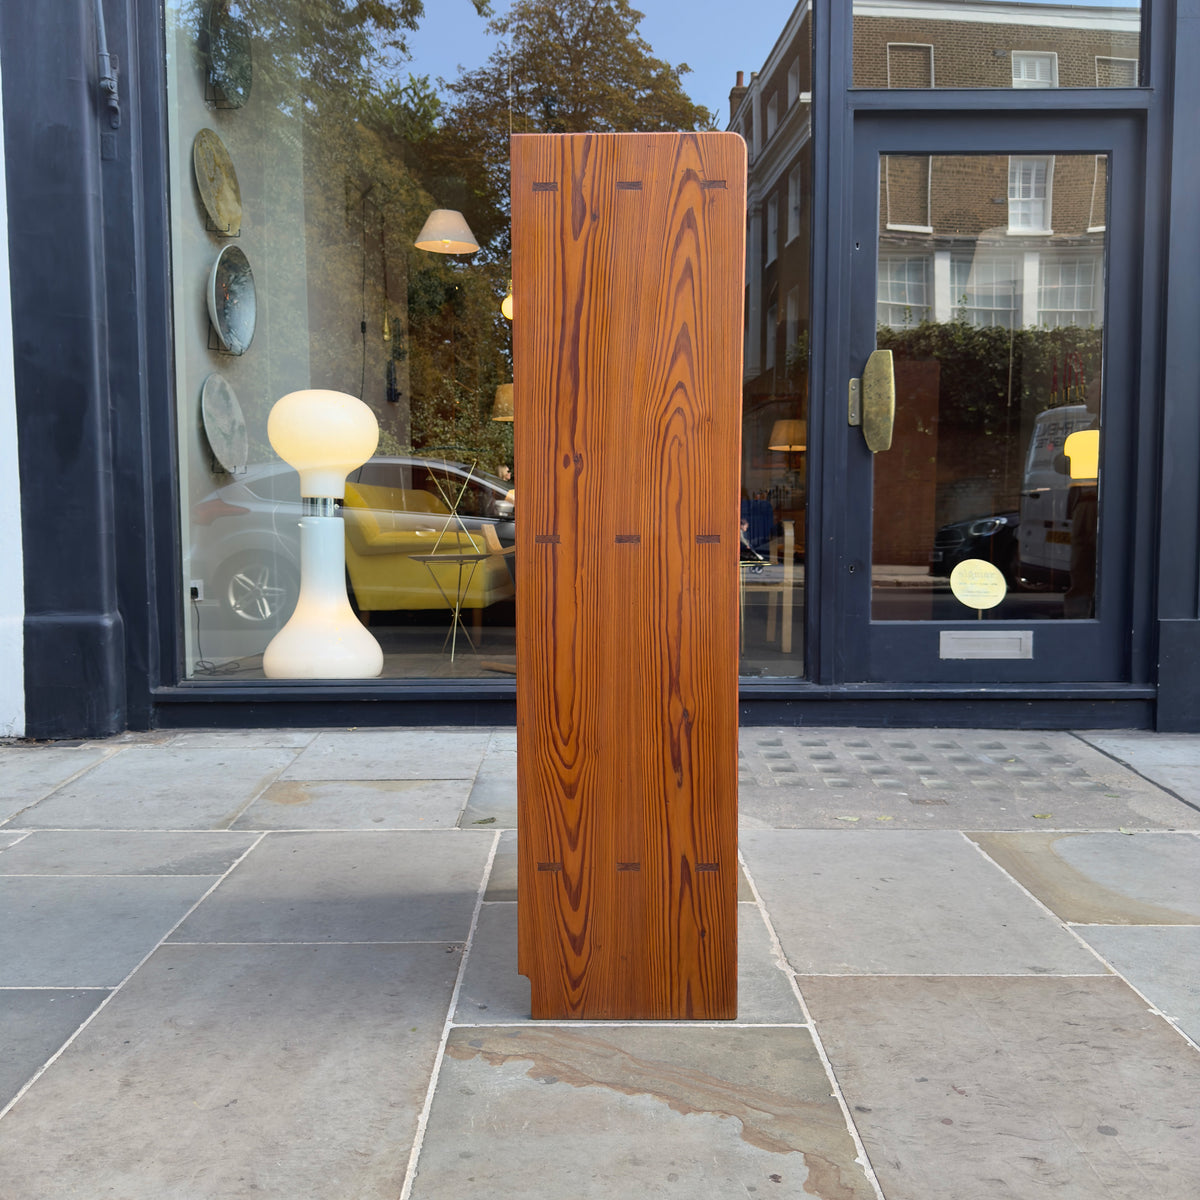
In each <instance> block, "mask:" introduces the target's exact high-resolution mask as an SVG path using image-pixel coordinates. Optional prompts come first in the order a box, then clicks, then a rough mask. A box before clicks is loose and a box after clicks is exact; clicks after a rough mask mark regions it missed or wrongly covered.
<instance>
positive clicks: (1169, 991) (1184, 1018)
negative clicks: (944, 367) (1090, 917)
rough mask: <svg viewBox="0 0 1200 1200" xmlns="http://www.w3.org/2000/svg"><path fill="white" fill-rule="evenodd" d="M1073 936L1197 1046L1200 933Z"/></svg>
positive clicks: (1088, 928) (1090, 928)
mask: <svg viewBox="0 0 1200 1200" xmlns="http://www.w3.org/2000/svg"><path fill="white" fill-rule="evenodd" d="M1075 932H1076V933H1078V934H1079V936H1080V937H1081V938H1083V939H1084V941H1086V942H1087V943H1088V945H1090V946H1094V947H1095V948H1096V950H1097V951H1098V952H1099V953H1100V954H1102V955H1103V956H1104V958H1105V960H1106V961H1107V962H1109V963H1111V964H1112V967H1113V969H1114V970H1115V971H1117V972H1119V973H1120V974H1121V975H1122V976H1123V977H1124V978H1125V979H1128V980H1129V982H1130V983H1131V984H1132V985H1133V986H1134V987H1135V988H1137V990H1138V991H1139V992H1141V993H1142V995H1143V996H1145V997H1146V999H1147V1000H1149V1001H1150V1003H1151V1004H1153V1005H1154V1006H1155V1007H1156V1008H1158V1009H1159V1010H1160V1011H1161V1012H1163V1013H1165V1014H1166V1015H1167V1016H1168V1017H1170V1018H1171V1020H1172V1021H1174V1023H1175V1024H1176V1025H1178V1026H1179V1028H1180V1029H1182V1030H1183V1032H1184V1033H1186V1034H1187V1035H1188V1037H1190V1038H1191V1039H1192V1041H1194V1042H1196V1043H1197V1044H1200V971H1198V970H1197V963H1200V928H1197V927H1196V926H1190V927H1187V926H1162V925H1152V926H1142V927H1140V928H1132V927H1129V926H1124V927H1122V926H1114V925H1085V926H1080V927H1079V928H1077V929H1076V930H1075ZM1198 1194H1200V1193H1198Z"/></svg>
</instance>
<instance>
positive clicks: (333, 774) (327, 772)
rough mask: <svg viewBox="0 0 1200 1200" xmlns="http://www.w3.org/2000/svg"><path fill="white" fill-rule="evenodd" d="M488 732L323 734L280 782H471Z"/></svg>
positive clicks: (415, 730)
mask: <svg viewBox="0 0 1200 1200" xmlns="http://www.w3.org/2000/svg"><path fill="white" fill-rule="evenodd" d="M489 737H490V735H489V732H488V731H487V730H470V731H464V730H453V729H389V730H386V731H380V730H358V731H355V732H352V733H321V734H318V735H317V737H316V738H314V739H313V741H312V744H311V745H309V746H308V747H307V749H305V750H302V751H301V752H300V754H299V755H297V757H296V760H295V762H293V763H292V764H291V766H290V767H289V768H288V769H287V770H286V771H284V773H283V775H282V776H281V778H282V779H474V778H475V773H476V771H478V770H479V764H480V762H481V761H482V759H483V755H484V752H485V751H486V750H487V747H488V741H489Z"/></svg>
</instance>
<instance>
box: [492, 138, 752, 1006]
mask: <svg viewBox="0 0 1200 1200" xmlns="http://www.w3.org/2000/svg"><path fill="white" fill-rule="evenodd" d="M745 169H746V168H745V151H744V146H743V143H742V142H741V139H739V138H737V137H736V136H733V135H730V134H608V135H588V134H579V135H562V136H549V135H547V136H542V135H537V136H522V137H516V138H514V139H513V150H512V173H513V174H512V212H513V278H514V281H515V287H514V303H515V306H516V312H515V316H514V321H513V338H514V365H515V374H514V384H515V387H514V421H515V424H514V434H515V438H516V463H515V466H516V472H515V475H516V495H517V505H518V511H517V560H516V561H517V570H518V581H517V582H518V608H517V659H518V663H519V669H518V674H517V714H518V796H519V813H520V815H519V826H520V830H519V833H520V859H519V888H518V897H519V902H520V903H519V922H520V950H519V955H520V957H519V964H518V965H519V969H520V970H521V972H522V973H523V974H525V975H528V976H529V978H530V983H531V991H532V1000H533V1015H534V1016H535V1017H548V1018H561V1017H580V1018H597V1019H599V1018H624V1019H653V1018H697V1019H716V1018H731V1017H733V1016H735V1015H736V972H737V946H736V916H737V908H736V905H737V626H738V617H737V546H738V513H739V507H738V497H739V478H738V472H739V458H740V436H741V407H740V389H741V365H742V364H741V350H742V344H741V316H742V302H743V301H742V289H743V278H742V272H743V263H744V255H745V250H744V247H745Z"/></svg>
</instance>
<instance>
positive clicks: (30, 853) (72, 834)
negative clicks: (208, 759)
mask: <svg viewBox="0 0 1200 1200" xmlns="http://www.w3.org/2000/svg"><path fill="white" fill-rule="evenodd" d="M255 840H256V835H254V834H244V833H242V834H237V833H199V832H196V833H161V832H158V831H151V832H146V831H128V830H125V831H122V832H120V833H115V832H112V831H110V830H100V829H98V830H49V829H46V830H37V829H35V830H33V831H32V832H31V833H29V834H27V835H26V836H25V837H24V838H23V840H22V841H21V842H20V843H19V844H18V845H16V846H13V847H11V848H9V849H8V850H5V851H3V852H2V853H0V875H223V874H224V873H225V872H226V871H228V870H229V868H230V867H231V866H233V864H234V863H235V862H236V861H237V860H238V858H239V857H240V856H241V855H243V854H244V853H245V852H246V851H247V850H249V849H250V847H251V846H253V845H254V842H255Z"/></svg>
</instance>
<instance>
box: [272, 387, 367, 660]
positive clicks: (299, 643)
mask: <svg viewBox="0 0 1200 1200" xmlns="http://www.w3.org/2000/svg"><path fill="white" fill-rule="evenodd" d="M267 437H268V438H270V441H271V445H272V446H274V448H275V451H276V453H277V454H278V455H279V457H280V458H282V459H283V460H284V462H286V463H288V464H289V465H290V466H293V467H295V468H296V470H297V471H299V472H300V496H301V500H302V504H303V510H302V511H303V516H302V517H301V520H300V598H299V599H298V600H297V602H296V611H295V612H294V613H292V616H291V618H290V620H289V621H288V623H287V624H286V625H285V626H284V627H283V628H282V629H281V630H280V631H279V632H278V633H277V634H276V635H275V636H274V637H273V638H272V639H271V641H270V644H269V645H268V646H267V648H266V651H265V652H264V653H263V672H264V673H265V674H266V676H267V678H268V679H370V678H373V677H374V676H376V675H378V674H379V673H380V671H382V670H383V650H382V648H381V647H380V645H379V643H378V642H377V641H376V640H375V638H374V636H373V635H372V634H371V633H370V631H369V630H368V629H367V628H366V627H365V626H364V625H363V623H362V622H361V621H360V620H359V619H358V618H357V617H356V616H355V615H354V610H353V609H352V608H351V607H350V601H349V599H348V598H347V596H346V542H345V534H344V532H343V524H342V518H341V517H340V516H339V515H338V514H337V512H336V506H335V504H334V501H335V499H340V498H341V497H343V496H344V495H345V492H346V476H347V475H348V474H349V473H350V472H351V471H353V470H354V468H355V467H359V466H362V464H363V463H364V462H366V461H367V459H368V458H370V457H371V455H372V454H374V453H375V447H376V446H378V444H379V423H378V422H377V421H376V420H375V416H374V414H373V413H372V412H371V410H370V409H369V408H368V407H367V406H366V405H365V404H364V403H363V402H362V401H361V400H358V399H356V398H355V397H354V396H347V395H345V394H344V393H342V392H329V391H321V390H310V391H302V392H291V393H290V394H289V395H287V396H284V397H283V399H281V400H279V401H277V402H276V404H275V406H274V408H272V409H271V415H270V416H269V417H268V418H267Z"/></svg>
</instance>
